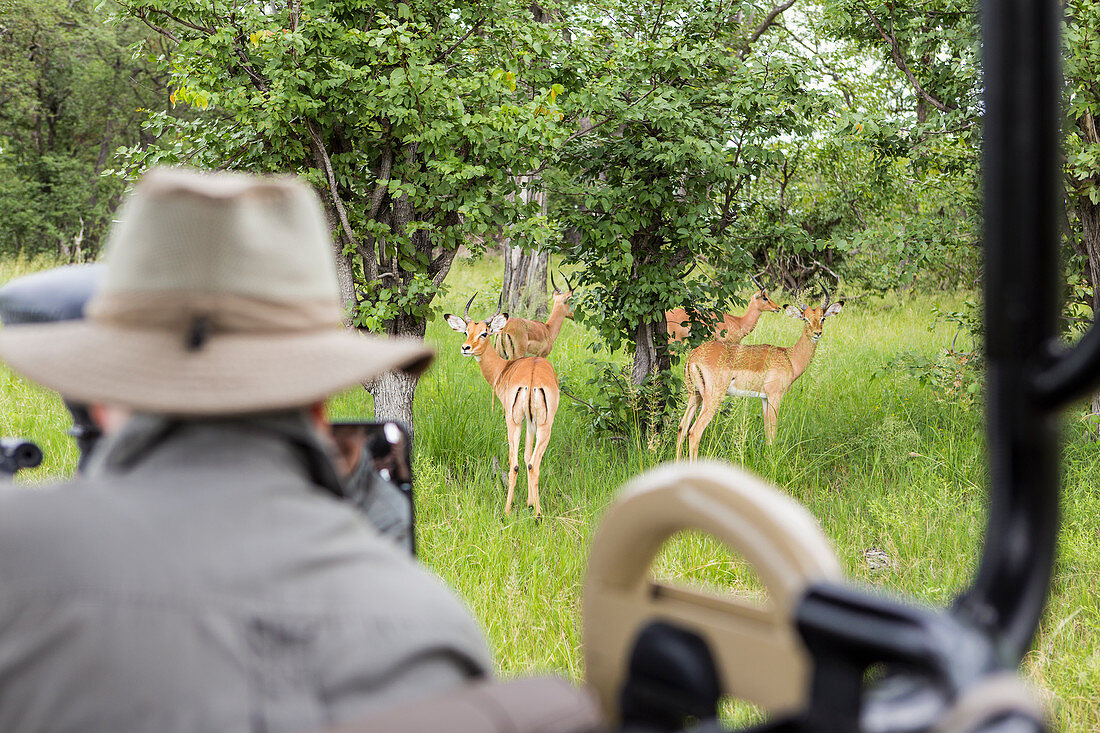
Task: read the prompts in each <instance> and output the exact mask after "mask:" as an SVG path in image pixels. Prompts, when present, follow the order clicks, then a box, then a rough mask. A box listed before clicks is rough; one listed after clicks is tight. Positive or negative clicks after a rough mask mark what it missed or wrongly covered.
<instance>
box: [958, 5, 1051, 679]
mask: <svg viewBox="0 0 1100 733" xmlns="http://www.w3.org/2000/svg"><path fill="white" fill-rule="evenodd" d="M1060 13H1061V6H1060V4H1059V3H1058V2H1057V0H983V2H982V16H983V17H982V25H983V37H982V43H983V58H984V85H985V110H984V124H983V137H982V143H983V151H982V152H983V155H982V159H983V178H984V206H985V251H986V261H985V273H984V276H985V313H986V316H985V318H986V357H987V359H988V366H987V380H988V381H987V385H986V387H987V405H988V406H987V420H988V425H987V428H986V430H987V434H988V441H989V444H988V449H989V458H990V479H991V483H992V485H991V489H990V490H991V496H990V515H989V524H988V528H987V532H986V540H985V551H984V554H983V556H982V560H981V565H980V567H979V569H978V573H977V577H976V578H975V581H974V584H973V587H971V588H970V589H969V590H968V591H967V592H965V593H964V594H963V595H962V596H961V597H960V598H959V601H958V603H957V606H956V613H957V614H959V615H960V616H961V617H962V618H964V619H965V620H966V621H968V622H969V623H971V624H976V625H978V626H979V627H982V628H986V629H987V630H988V631H989V633H990V634H991V637H992V638H993V639H994V641H995V645H996V647H997V651H998V656H999V657H1000V659H1001V661H1002V662H1003V663H1005V664H1006V665H1011V666H1015V665H1016V664H1017V662H1018V661H1019V660H1020V658H1021V657H1022V656H1023V654H1024V653H1025V652H1026V651H1027V649H1028V647H1029V646H1030V643H1031V639H1032V636H1033V635H1034V633H1035V629H1036V626H1037V624H1038V621H1039V616H1040V613H1041V612H1042V608H1043V604H1044V603H1045V601H1046V596H1047V589H1048V586H1049V583H1050V576H1051V571H1052V567H1053V560H1054V548H1055V541H1056V536H1057V530H1058V485H1059V466H1058V463H1059V456H1060V453H1059V444H1058V427H1057V413H1056V412H1055V411H1054V409H1053V408H1052V405H1051V404H1050V402H1049V400H1047V399H1043V398H1042V397H1041V396H1040V394H1039V391H1038V389H1037V387H1036V378H1037V376H1038V375H1040V374H1041V373H1042V372H1043V371H1044V370H1045V369H1047V368H1048V367H1049V366H1050V365H1051V362H1052V361H1053V359H1054V355H1053V353H1052V351H1051V348H1052V344H1054V337H1055V335H1056V323H1057V307H1058V301H1057V263H1058V243H1059V240H1058V225H1057V222H1058V218H1057V217H1058V212H1059V210H1060V208H1059V207H1061V206H1062V201H1063V199H1062V196H1061V195H1060V194H1061V181H1060V177H1059V170H1058V160H1059V155H1058V144H1059V130H1060V116H1059V112H1058V110H1059V89H1060V81H1061V75H1060V71H1059V55H1060V47H1059V26H1060V19H1061V16H1060Z"/></svg>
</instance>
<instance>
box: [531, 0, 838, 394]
mask: <svg viewBox="0 0 1100 733" xmlns="http://www.w3.org/2000/svg"><path fill="white" fill-rule="evenodd" d="M775 10H776V12H775V13H768V12H767V9H765V8H756V7H748V6H746V7H744V8H741V10H739V11H738V10H731V9H730V8H729V7H727V6H725V5H722V4H713V3H708V2H704V1H701V0H671V1H666V2H663V3H662V4H661V5H660V6H659V7H657V6H653V5H652V4H650V3H646V2H638V0H608V1H607V2H598V3H593V4H590V5H585V6H583V13H579V17H577V18H576V19H575V23H576V24H577V25H579V26H580V27H581V29H582V30H581V31H580V32H578V33H577V35H576V36H575V38H574V40H573V43H572V45H571V46H570V59H571V62H572V64H573V69H574V71H573V72H572V73H573V77H574V78H575V79H577V80H583V84H579V85H578V86H576V87H571V86H568V85H567V88H569V89H570V92H571V93H570V94H569V95H568V96H567V97H566V99H565V101H564V102H563V109H564V111H565V112H566V114H567V115H568V116H569V117H570V119H574V120H577V125H578V129H577V130H576V131H575V132H574V133H573V134H572V135H570V137H569V138H568V139H567V140H566V141H565V143H564V145H563V146H562V147H561V149H560V152H559V155H558V158H557V160H556V167H557V168H556V175H555V176H548V185H549V186H550V187H551V191H552V193H553V194H554V197H555V200H556V201H557V203H558V210H557V216H558V217H559V219H560V220H561V222H562V223H563V226H565V227H572V228H575V229H576V230H577V231H579V232H580V235H581V236H580V237H579V238H578V240H577V241H575V242H564V243H563V244H562V245H561V249H562V252H563V254H565V256H566V257H567V258H568V259H569V260H571V261H572V262H575V263H578V264H579V265H580V266H581V267H582V274H581V277H580V280H581V282H582V283H583V285H584V287H585V293H584V295H583V298H582V301H581V302H582V312H583V314H584V315H583V317H584V319H585V323H587V324H591V325H592V326H593V327H594V328H595V329H596V330H597V332H598V333H599V335H600V337H601V339H602V340H603V342H604V343H605V344H606V345H607V346H609V347H610V348H611V349H612V350H615V349H618V348H620V347H622V346H624V345H629V346H631V347H633V349H634V353H635V362H634V366H633V368H632V371H631V382H632V383H633V384H634V385H640V384H642V383H643V381H645V380H646V379H647V378H648V377H650V376H652V375H655V374H660V375H661V376H660V377H659V379H661V380H663V381H664V382H665V385H666V386H665V387H662V388H661V389H667V384H668V383H669V382H668V377H667V373H668V372H667V370H668V369H669V359H668V355H667V351H666V350H665V345H664V339H663V336H662V335H661V333H662V332H663V326H660V325H659V324H660V323H663V315H662V314H663V313H664V311H666V310H668V309H670V308H674V307H680V306H683V305H684V304H688V303H689V304H692V305H694V306H696V307H697V308H700V309H703V310H707V309H712V310H726V307H727V306H728V305H729V304H731V303H740V300H739V299H738V298H737V297H736V293H737V292H738V291H740V290H741V289H742V288H743V287H744V286H745V285H747V283H748V278H747V274H748V273H749V271H750V267H751V258H750V257H749V255H748V253H747V252H746V250H745V249H744V248H743V247H741V246H739V244H738V240H737V235H738V234H740V233H743V230H742V229H741V227H742V226H744V224H743V222H742V195H743V191H744V188H745V186H746V185H747V184H748V183H749V182H750V181H751V180H752V179H753V178H754V177H756V176H758V175H760V173H761V171H762V170H764V169H767V168H769V167H773V166H777V165H780V164H781V163H782V160H783V152H782V150H781V149H779V148H778V146H777V145H776V139H777V138H778V137H779V136H782V135H808V134H810V132H811V130H812V124H813V121H814V119H815V118H816V117H817V116H819V115H820V113H821V110H822V99H821V97H820V95H817V94H814V93H813V92H811V91H810V90H809V89H808V88H807V78H806V69H805V65H804V64H803V62H802V60H801V59H800V58H799V57H797V56H793V55H791V54H789V53H786V52H785V50H784V49H783V48H782V47H780V46H778V45H774V44H772V43H771V41H770V37H769V36H767V35H766V32H767V31H768V30H769V28H771V26H772V24H773V23H774V20H775V18H776V17H777V16H778V13H779V12H781V10H782V9H781V8H778V7H777V8H776V9H775ZM585 13H586V14H585ZM703 330H705V329H700V331H703Z"/></svg>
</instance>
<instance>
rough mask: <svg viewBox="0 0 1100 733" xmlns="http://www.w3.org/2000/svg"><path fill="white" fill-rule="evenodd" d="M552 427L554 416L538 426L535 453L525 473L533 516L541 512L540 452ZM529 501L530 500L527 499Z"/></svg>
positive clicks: (542, 450)
mask: <svg viewBox="0 0 1100 733" xmlns="http://www.w3.org/2000/svg"><path fill="white" fill-rule="evenodd" d="M553 427H554V416H553V415H551V416H550V419H549V420H547V421H546V422H545V423H543V424H542V425H540V426H539V428H538V436H537V438H536V440H535V454H534V456H532V458H531V466H530V468H528V473H527V487H528V491H529V492H531V493H533V494H534V497H535V516H536V517H537V516H539V515H541V514H542V504H540V503H539V473H540V472H541V470H542V454H543V453H545V452H546V446H547V445H549V444H550V431H551V430H552V429H553ZM528 503H530V501H528Z"/></svg>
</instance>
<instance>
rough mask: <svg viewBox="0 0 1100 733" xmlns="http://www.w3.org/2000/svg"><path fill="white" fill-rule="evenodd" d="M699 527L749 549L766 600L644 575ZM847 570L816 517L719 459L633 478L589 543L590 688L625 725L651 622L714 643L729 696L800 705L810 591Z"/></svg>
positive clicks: (805, 685)
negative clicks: (801, 607) (631, 670)
mask: <svg viewBox="0 0 1100 733" xmlns="http://www.w3.org/2000/svg"><path fill="white" fill-rule="evenodd" d="M685 530H697V531H700V532H703V533H705V534H708V535H711V536H713V537H715V538H717V539H719V540H721V541H722V542H723V543H724V544H725V545H726V546H727V547H729V549H730V550H732V551H733V552H735V553H737V554H739V555H741V556H743V557H744V558H745V559H746V560H747V561H748V562H749V563H750V564H751V565H752V567H753V569H754V570H755V571H756V573H757V574H758V575H759V577H760V579H761V580H762V582H763V583H764V585H765V586H766V588H767V591H768V600H767V602H766V603H763V604H759V603H750V602H748V601H746V600H745V599H739V598H736V597H733V596H730V595H724V596H723V595H716V594H709V593H703V592H699V591H696V590H689V589H686V588H678V587H671V586H667V585H662V584H658V583H657V582H656V581H655V580H654V579H653V577H652V575H651V574H650V572H649V567H650V564H651V563H652V561H653V559H654V557H655V556H656V555H657V553H658V551H659V550H660V549H661V546H662V545H663V544H664V543H665V542H666V540H668V538H669V537H671V536H672V535H674V534H676V533H677V532H681V531H685ZM840 577H841V574H840V567H839V565H838V563H837V561H836V558H835V555H834V554H833V549H832V547H831V545H830V544H829V542H828V540H827V539H826V538H825V536H824V534H823V533H822V532H821V529H820V528H819V527H818V524H817V521H816V520H815V519H814V517H813V516H812V515H811V514H810V513H809V512H808V511H806V509H805V508H803V507H802V506H801V505H800V504H799V503H798V502H796V501H794V500H793V499H791V498H790V497H789V496H787V495H786V494H784V493H782V492H781V491H778V490H777V489H775V488H773V487H771V486H770V485H768V484H766V483H764V482H763V481H762V480H760V479H759V478H757V477H755V476H753V475H752V474H749V473H747V472H745V471H742V470H739V469H737V468H734V467H732V466H729V465H727V464H723V463H717V462H699V463H692V464H686V463H677V464H666V465H664V466H661V467H659V468H656V469H654V470H652V471H649V472H648V473H645V474H643V475H642V476H640V477H638V478H637V479H635V480H634V481H632V482H630V483H629V484H628V485H627V486H626V488H625V489H624V490H623V493H622V495H621V496H620V498H619V499H618V501H616V502H615V504H614V505H613V506H612V507H611V508H610V509H609V510H608V512H607V514H606V516H605V517H604V519H603V521H602V523H601V525H600V528H599V530H598V532H597V533H596V536H595V538H594V540H593V542H592V550H591V557H590V560H589V568H588V575H587V578H586V581H585V586H584V649H585V663H586V666H587V678H588V683H589V684H590V685H591V686H593V687H594V688H595V689H596V691H597V693H598V694H599V697H600V702H601V705H602V706H603V709H604V711H605V713H606V714H607V715H608V717H609V718H610V719H612V720H618V714H619V713H618V704H619V703H618V700H619V695H620V692H621V689H622V685H623V682H624V680H623V674H624V671H625V670H626V669H627V666H628V657H629V654H630V652H631V649H632V647H633V644H634V641H635V639H636V638H637V636H638V634H639V632H640V631H641V630H642V629H643V628H644V627H645V626H647V625H648V624H649V623H651V622H653V621H666V622H669V623H672V624H674V625H678V626H681V627H683V628H686V629H689V630H691V631H693V632H695V633H696V634H698V635H699V636H700V637H702V638H703V640H704V641H706V642H707V645H708V646H709V648H710V651H711V653H712V654H713V655H714V662H715V665H716V667H717V671H718V674H719V679H720V681H721V684H722V689H723V691H724V692H725V694H727V695H731V696H734V697H737V698H740V699H743V700H748V701H750V702H753V703H756V704H758V705H761V706H763V707H764V708H766V709H767V710H769V711H771V712H773V713H786V712H794V711H797V710H798V709H801V708H803V707H804V705H805V703H806V700H807V696H808V689H809V668H808V655H807V652H806V650H805V649H804V647H803V645H802V642H801V641H800V639H799V638H798V636H797V633H796V631H795V629H794V627H793V624H792V619H793V614H794V609H795V605H796V604H797V603H798V600H799V598H800V597H801V595H802V592H803V591H804V590H805V589H806V587H807V586H808V585H809V584H811V583H815V582H818V581H824V580H837V579H839V578H840Z"/></svg>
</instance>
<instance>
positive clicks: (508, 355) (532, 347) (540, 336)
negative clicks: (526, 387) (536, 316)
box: [497, 272, 573, 359]
mask: <svg viewBox="0 0 1100 733" xmlns="http://www.w3.org/2000/svg"><path fill="white" fill-rule="evenodd" d="M562 277H565V273H562ZM550 282H551V283H552V284H553V286H554V294H553V295H552V296H551V298H552V300H553V303H554V304H553V306H552V307H551V308H550V317H549V318H547V319H546V323H543V322H542V321H529V320H527V319H526V318H509V319H508V324H507V325H506V326H505V327H504V330H503V331H502V332H501V333H500V336H499V337H498V341H497V351H498V352H500V355H501V356H503V357H504V358H505V359H516V358H519V357H522V356H542V357H546V356H550V351H551V350H553V348H554V342H555V341H557V340H558V334H559V333H561V326H562V323H563V322H564V321H565V319H566V318H572V317H573V309H572V308H571V307H570V306H569V299H570V298H571V297H572V296H573V286H572V284H570V282H569V278H567V277H565V286H566V288H567V289H566V290H559V289H558V284H557V283H556V282H554V273H553V272H551V273H550Z"/></svg>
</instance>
